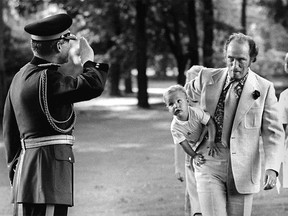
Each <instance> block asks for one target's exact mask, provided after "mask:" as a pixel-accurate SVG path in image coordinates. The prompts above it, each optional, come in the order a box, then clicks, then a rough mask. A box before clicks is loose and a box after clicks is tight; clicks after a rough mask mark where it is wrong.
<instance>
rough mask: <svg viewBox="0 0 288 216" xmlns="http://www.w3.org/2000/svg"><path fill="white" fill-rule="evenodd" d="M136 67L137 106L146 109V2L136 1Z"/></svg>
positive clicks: (143, 0) (144, 0)
mask: <svg viewBox="0 0 288 216" xmlns="http://www.w3.org/2000/svg"><path fill="white" fill-rule="evenodd" d="M136 12H137V15H136V52H137V53H136V67H137V70H138V75H137V83H138V106H139V107H142V108H148V107H149V103H148V93H147V88H148V78H147V75H146V66H147V54H146V53H147V38H146V15H147V3H146V0H137V1H136Z"/></svg>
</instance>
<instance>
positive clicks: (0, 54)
mask: <svg viewBox="0 0 288 216" xmlns="http://www.w3.org/2000/svg"><path fill="white" fill-rule="evenodd" d="M3 33H4V21H3V0H0V127H1V126H2V118H3V109H4V102H5V93H6V89H5V65H4V43H3V41H4V34H3Z"/></svg>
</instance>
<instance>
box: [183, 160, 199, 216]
mask: <svg viewBox="0 0 288 216" xmlns="http://www.w3.org/2000/svg"><path fill="white" fill-rule="evenodd" d="M185 177H186V191H185V213H186V214H185V215H189V216H193V215H195V214H196V213H201V210H200V203H199V198H198V193H197V185H196V179H195V173H194V168H193V167H192V166H191V165H189V166H187V165H185Z"/></svg>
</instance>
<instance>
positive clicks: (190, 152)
mask: <svg viewBox="0 0 288 216" xmlns="http://www.w3.org/2000/svg"><path fill="white" fill-rule="evenodd" d="M180 145H181V146H182V148H183V150H184V151H185V152H186V153H187V154H188V155H190V156H191V158H192V159H193V160H194V162H195V164H196V165H198V166H199V165H201V164H204V163H205V159H204V157H203V155H201V154H197V153H196V152H195V151H194V150H193V149H192V148H191V146H190V145H189V143H188V141H187V140H184V141H182V142H180Z"/></svg>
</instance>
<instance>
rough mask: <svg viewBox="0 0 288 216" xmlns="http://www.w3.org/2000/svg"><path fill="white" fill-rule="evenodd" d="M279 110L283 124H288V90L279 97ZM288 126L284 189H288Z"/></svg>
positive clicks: (287, 129) (284, 162)
mask: <svg viewBox="0 0 288 216" xmlns="http://www.w3.org/2000/svg"><path fill="white" fill-rule="evenodd" d="M279 108H280V115H281V120H282V124H288V89H286V90H284V91H283V92H281V94H280V97H279ZM287 127H288V126H286V131H285V133H286V136H285V137H286V138H285V154H284V161H283V168H282V169H283V188H288V136H287V135H288V134H287V131H288V128H287Z"/></svg>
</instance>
